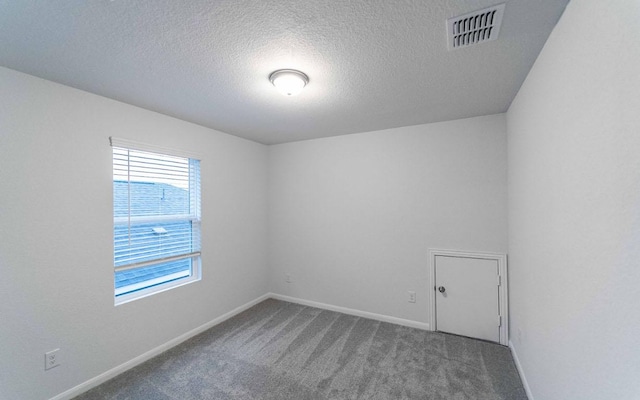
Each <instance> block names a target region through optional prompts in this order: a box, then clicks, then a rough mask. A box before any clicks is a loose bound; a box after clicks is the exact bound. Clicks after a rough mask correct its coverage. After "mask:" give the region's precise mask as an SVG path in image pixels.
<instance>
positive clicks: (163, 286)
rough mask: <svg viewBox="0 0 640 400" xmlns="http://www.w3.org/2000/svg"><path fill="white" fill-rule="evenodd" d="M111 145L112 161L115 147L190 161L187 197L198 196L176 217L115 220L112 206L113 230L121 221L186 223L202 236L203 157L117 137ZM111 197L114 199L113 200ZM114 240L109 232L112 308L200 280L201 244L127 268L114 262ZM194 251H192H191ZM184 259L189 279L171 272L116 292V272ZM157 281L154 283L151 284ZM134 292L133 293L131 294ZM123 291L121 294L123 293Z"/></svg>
mask: <svg viewBox="0 0 640 400" xmlns="http://www.w3.org/2000/svg"><path fill="white" fill-rule="evenodd" d="M109 141H110V144H111V147H112V149H111V154H112V158H113V155H114V149H115V148H118V149H123V150H130V151H141V152H147V153H153V154H156V155H159V156H170V157H180V158H186V159H188V162H189V169H190V175H189V185H190V189H189V191H190V196H191V195H193V194H194V193H195V194H197V196H196V197H195V200H194V201H195V205H194V206H193V207H194V209H192V208H191V205H190V210H189V213H188V214H175V215H157V216H153V215H151V216H130V215H129V216H127V217H121V216H118V217H116V213H115V207H114V206H113V205H112V207H111V208H112V217H113V227H114V229H115V227H116V225H117V221H118V222H119V223H120V224H121V222H122V221H124V220H126V221H127V223H130V222H131V221H132V220H136V222H168V221H169V222H186V221H189V222H190V223H191V224H197V225H198V234H199V235H201V232H202V214H201V203H202V194H201V181H202V180H201V174H200V171H201V169H202V166H201V165H202V157H201V156H200V155H199V154H197V153H193V152H187V151H183V150H176V149H168V148H164V147H159V146H155V145H149V144H145V143H139V142H135V141H131V140H126V139H120V138H114V137H110V138H109ZM193 160H195V161H197V162H198V166H197V174H196V176H195V179H196V180H197V182H196V186H197V189H193V188H191V184H192V182H191V179H192V177H191V168H192V166H191V163H192V161H193ZM113 167H114V161H113V159H112V169H113ZM111 182H112V185H113V184H114V182H115V179H114V176H113V174H112V180H111ZM127 182H129V183H130V182H132V181H131V180H127ZM113 191H115V186H113V188H112V193H114V192H113ZM112 198H113V197H112ZM128 212H129V213H130V212H131V205H129V206H128ZM192 232H193V228H192ZM115 240H116V237H115V231H113V232H112V245H113V251H112V254H113V256H114V259H113V260H112V267H113V279H114V281H113V283H114V286H113V287H114V303H115V305H116V306H117V305H120V304H124V303H128V302H130V301H134V300H137V299H141V298H144V297H148V296H151V295H154V294H156V293H161V292H165V291H167V290H171V289H174V288H177V287H180V286H184V285H188V284H190V283H193V282H197V281H200V280H201V279H202V245H201V244H200V246H199V248H198V249H197V250H195V251H192V252H190V253H184V254H180V255H175V256H169V257H163V258H158V259H155V260H148V261H142V262H137V263H131V264H128V265H124V266H116V260H115V256H116V253H115V251H116V242H115ZM201 240H202V238H201V237H200V238H199V243H201ZM192 250H193V249H192ZM186 259H190V262H191V273H190V275H188V276H178V275H184V274H181V272H174V273H170V274H167V275H164V276H162V277H158V278H152V279H148V280H145V281H142V282H139V283H135V284H132V285H128V286H126V288H128V289H127V292H124V290H122V288H119V289H120V292H121V293H118V291H119V289H118V288H116V287H115V277H116V273H117V272H119V271H126V270H131V269H137V268H143V267H149V266H153V265H161V264H164V263H168V262H172V261H179V260H186ZM171 276H174V277H173V279H170V280H167V279H166V278H167V277H171ZM149 282H151V285H150V284H149ZM154 282H156V283H154ZM132 286H139V287H140V288H139V289H135V288H134V289H132V288H131V287H132ZM132 290H133V291H132ZM122 292H124V293H122Z"/></svg>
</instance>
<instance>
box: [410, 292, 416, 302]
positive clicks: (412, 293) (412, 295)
mask: <svg viewBox="0 0 640 400" xmlns="http://www.w3.org/2000/svg"><path fill="white" fill-rule="evenodd" d="M415 302H416V292H412V291H411V290H410V291H409V303H415Z"/></svg>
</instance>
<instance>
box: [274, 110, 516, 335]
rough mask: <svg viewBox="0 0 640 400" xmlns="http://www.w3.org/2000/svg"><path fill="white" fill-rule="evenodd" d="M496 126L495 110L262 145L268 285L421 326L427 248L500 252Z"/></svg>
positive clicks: (500, 145)
mask: <svg viewBox="0 0 640 400" xmlns="http://www.w3.org/2000/svg"><path fill="white" fill-rule="evenodd" d="M505 129H506V124H505V118H504V115H493V116H487V117H479V118H470V119H465V120H458V121H452V122H444V123H436V124H428V125H419V126H411V127H405V128H399V129H390V130H384V131H378V132H369V133H364V134H356V135H347V136H338V137H332V138H325V139H318V140H309V141H303V142H295V143H288V144H281V145H276V146H270V148H269V265H270V273H271V288H272V290H273V291H274V292H276V293H278V294H283V295H288V296H294V297H298V298H302V299H305V300H311V301H316V302H321V303H328V304H331V305H334V306H340V307H347V308H352V309H356V310H360V311H366V312H372V313H377V314H382V315H386V316H391V317H396V318H403V319H407V320H412V321H418V322H423V323H427V322H428V321H429V307H430V306H429V302H428V298H427V297H428V290H429V274H428V252H427V251H428V249H429V248H444V249H461V250H479V251H493V252H506V247H507V237H506V231H507V220H506V201H507V189H506V177H507V171H506V130H505ZM287 273H289V274H291V276H292V280H293V282H292V283H285V281H284V275H285V274H287ZM408 290H414V291H416V292H417V303H416V304H410V303H408V302H407V291H408Z"/></svg>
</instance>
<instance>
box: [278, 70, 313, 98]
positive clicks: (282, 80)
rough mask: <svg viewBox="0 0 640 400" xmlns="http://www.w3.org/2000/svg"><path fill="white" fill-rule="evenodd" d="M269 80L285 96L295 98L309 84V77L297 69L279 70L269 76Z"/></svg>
mask: <svg viewBox="0 0 640 400" xmlns="http://www.w3.org/2000/svg"><path fill="white" fill-rule="evenodd" d="M269 80H270V81H271V83H272V84H273V86H275V87H276V89H278V90H279V91H280V92H281V93H282V94H284V95H285V96H295V95H297V94H298V93H300V92H302V89H304V87H305V86H306V85H307V83H309V77H308V76H307V75H306V74H304V73H303V72H300V71H297V70H295V69H279V70H277V71H273V72H272V73H271V75H269Z"/></svg>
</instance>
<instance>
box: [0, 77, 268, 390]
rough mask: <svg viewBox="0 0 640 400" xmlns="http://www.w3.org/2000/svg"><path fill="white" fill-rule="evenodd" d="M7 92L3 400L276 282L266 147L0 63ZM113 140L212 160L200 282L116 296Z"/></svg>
mask: <svg viewBox="0 0 640 400" xmlns="http://www.w3.org/2000/svg"><path fill="white" fill-rule="evenodd" d="M0 87H1V88H2V94H1V95H0V271H1V277H0V327H1V328H0V352H1V354H2V357H0V398H1V399H22V400H29V399H45V398H49V397H52V396H54V395H57V394H58V393H61V392H63V391H65V390H68V389H70V388H72V387H74V386H76V385H78V384H80V383H82V382H85V381H87V380H88V379H90V378H93V377H95V376H97V375H98V374H100V373H103V372H105V371H107V370H109V369H110V368H113V367H115V366H117V365H119V364H121V363H123V362H125V361H129V360H130V359H133V358H134V357H136V356H138V355H140V354H142V353H144V352H146V351H148V350H150V349H153V348H155V347H157V346H159V345H161V344H163V343H165V342H167V341H169V340H171V339H174V338H176V337H178V336H179V335H181V334H184V333H186V332H188V331H189V330H192V329H194V328H196V327H198V326H200V325H202V324H204V323H206V322H209V321H211V320H213V319H214V318H216V317H218V316H220V315H222V314H224V313H226V312H228V311H230V310H232V309H233V308H235V307H238V306H240V305H242V304H244V303H246V302H248V301H251V300H253V299H255V298H257V297H258V296H260V295H263V294H264V293H266V292H267V291H268V280H267V275H266V274H267V267H266V261H265V260H266V233H267V231H266V223H267V215H266V212H267V206H266V203H267V201H266V194H267V192H266V184H267V174H266V168H267V148H266V147H265V146H263V145H260V144H256V143H253V142H250V141H247V140H243V139H239V138H236V137H233V136H229V135H226V134H222V133H219V132H216V131H213V130H210V129H206V128H202V127H199V126H196V125H193V124H189V123H186V122H183V121H179V120H176V119H173V118H169V117H166V116H163V115H160V114H156V113H153V112H150V111H146V110H142V109H139V108H136V107H132V106H129V105H126V104H122V103H119V102H116V101H113V100H108V99H105V98H102V97H98V96H95V95H92V94H89V93H86V92H82V91H78V90H75V89H72V88H69V87H65V86H61V85H58V84H55V83H52V82H47V81H44V80H41V79H38V78H34V77H31V76H28V75H24V74H21V73H18V72H15V71H11V70H8V69H4V68H0ZM109 136H117V137H121V138H127V139H131V140H136V141H141V142H147V143H153V144H156V145H159V146H164V147H174V148H179V149H185V150H191V151H197V152H199V153H200V154H202V155H203V158H202V201H203V202H202V215H203V232H202V235H203V243H202V248H203V256H202V262H203V273H202V281H200V282H196V283H193V284H190V285H187V286H183V287H180V288H178V289H174V290H171V291H168V292H164V293H161V294H157V295H154V296H151V297H147V298H145V299H142V300H137V301H134V302H131V303H127V304H124V305H121V306H118V307H115V306H114V305H113V231H112V229H113V221H112V207H113V206H112V161H111V147H110V145H109V141H108V137H109ZM57 347H60V348H61V349H62V353H61V358H62V365H61V366H59V367H57V368H54V369H52V370H50V371H47V372H45V371H44V353H45V351H48V350H51V349H54V348H57Z"/></svg>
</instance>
